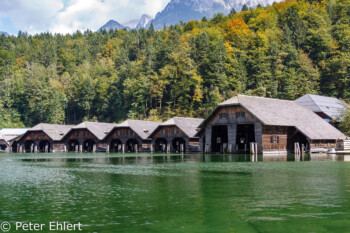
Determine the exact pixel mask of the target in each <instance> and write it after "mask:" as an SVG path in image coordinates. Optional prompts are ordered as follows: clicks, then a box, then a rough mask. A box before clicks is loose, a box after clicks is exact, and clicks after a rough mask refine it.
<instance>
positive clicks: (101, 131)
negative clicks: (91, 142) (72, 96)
mask: <svg viewBox="0 0 350 233" xmlns="http://www.w3.org/2000/svg"><path fill="white" fill-rule="evenodd" d="M115 126H117V124H113V123H101V122H89V121H85V122H82V123H80V124H79V125H76V126H74V127H73V128H72V130H74V129H87V130H89V131H90V132H91V133H92V134H93V135H95V136H96V137H97V138H98V139H99V140H102V139H104V137H105V136H106V135H107V134H108V133H109V132H110V131H111V130H112V129H113V128H114V127H115Z"/></svg>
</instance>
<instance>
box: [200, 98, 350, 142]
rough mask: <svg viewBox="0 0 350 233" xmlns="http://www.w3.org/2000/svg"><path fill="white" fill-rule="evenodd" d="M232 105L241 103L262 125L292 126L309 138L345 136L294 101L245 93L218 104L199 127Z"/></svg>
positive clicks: (321, 138)
mask: <svg viewBox="0 0 350 233" xmlns="http://www.w3.org/2000/svg"><path fill="white" fill-rule="evenodd" d="M233 105H241V106H242V107H244V108H245V109H246V110H247V111H249V112H250V113H251V114H252V115H253V116H255V117H256V118H257V119H258V120H260V121H261V122H262V123H263V124H264V125H274V126H294V127H295V128H297V129H298V130H299V131H300V132H301V133H303V134H304V135H305V136H306V137H307V138H309V139H311V140H335V139H338V138H345V137H346V136H345V135H344V134H343V133H341V132H340V131H339V130H337V129H336V128H334V127H333V126H332V125H330V124H329V123H327V122H326V121H324V120H323V119H322V118H321V117H319V116H318V115H317V114H315V113H314V112H313V111H311V110H310V109H308V108H305V107H303V106H302V105H300V104H298V103H296V102H294V101H289V100H279V99H271V98H263V97H255V96H245V95H237V96H235V97H233V98H231V99H228V100H226V101H224V102H222V103H221V104H219V106H218V107H217V108H216V109H215V110H214V112H213V113H212V114H211V115H210V116H208V118H206V120H205V121H204V122H203V123H202V124H201V125H200V126H199V127H200V128H204V126H205V125H206V123H207V122H208V120H209V119H211V117H212V116H213V115H214V114H215V112H216V111H217V110H218V109H219V108H222V107H225V106H233Z"/></svg>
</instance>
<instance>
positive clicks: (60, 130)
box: [27, 123, 74, 141]
mask: <svg viewBox="0 0 350 233" xmlns="http://www.w3.org/2000/svg"><path fill="white" fill-rule="evenodd" d="M73 126H74V125H57V124H46V123H40V124H38V125H36V126H34V127H33V128H30V129H28V131H27V133H28V132H35V131H43V132H44V133H45V134H46V135H47V136H49V137H50V138H51V139H52V140H53V141H61V139H62V138H63V137H64V136H65V135H66V133H68V131H69V130H70V129H71V128H72V127H73Z"/></svg>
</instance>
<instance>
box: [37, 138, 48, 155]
mask: <svg viewBox="0 0 350 233" xmlns="http://www.w3.org/2000/svg"><path fill="white" fill-rule="evenodd" d="M39 151H40V152H46V153H49V152H51V143H50V142H49V141H48V140H43V141H40V142H39Z"/></svg>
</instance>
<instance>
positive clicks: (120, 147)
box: [117, 144, 122, 152]
mask: <svg viewBox="0 0 350 233" xmlns="http://www.w3.org/2000/svg"><path fill="white" fill-rule="evenodd" d="M117 152H122V145H121V144H118V151H117Z"/></svg>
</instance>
